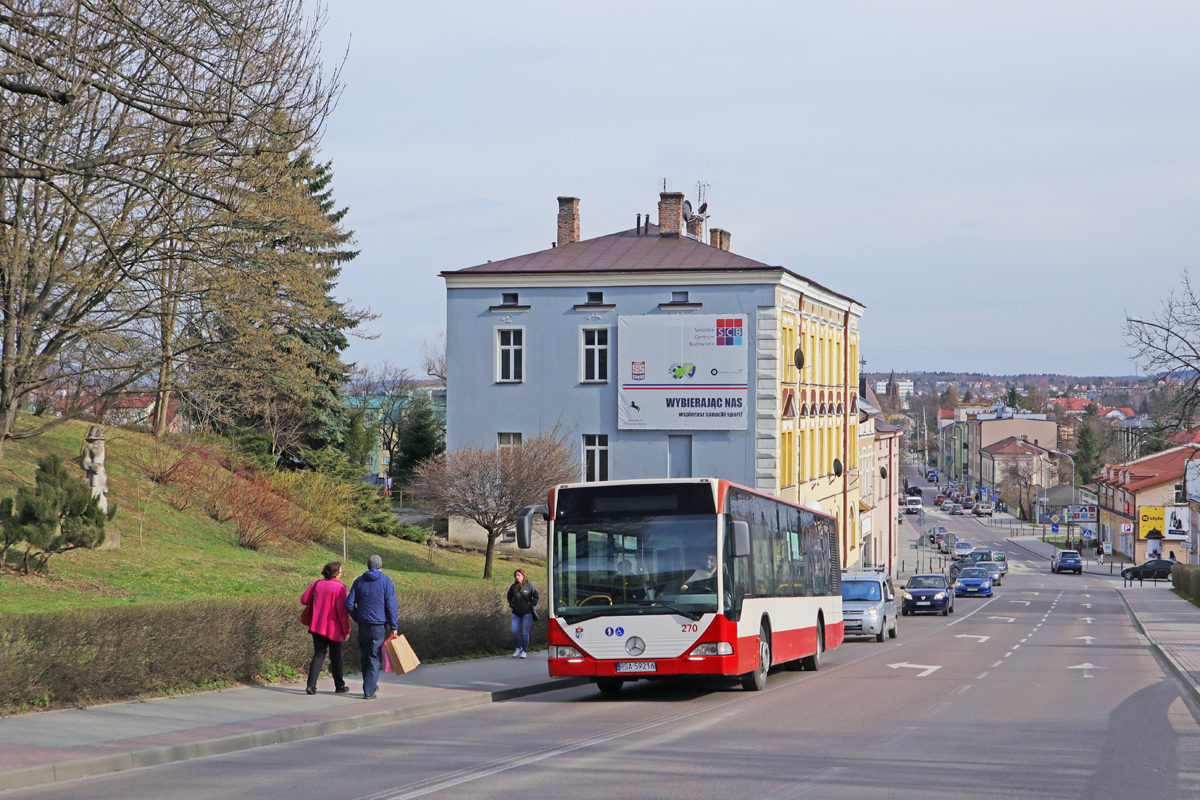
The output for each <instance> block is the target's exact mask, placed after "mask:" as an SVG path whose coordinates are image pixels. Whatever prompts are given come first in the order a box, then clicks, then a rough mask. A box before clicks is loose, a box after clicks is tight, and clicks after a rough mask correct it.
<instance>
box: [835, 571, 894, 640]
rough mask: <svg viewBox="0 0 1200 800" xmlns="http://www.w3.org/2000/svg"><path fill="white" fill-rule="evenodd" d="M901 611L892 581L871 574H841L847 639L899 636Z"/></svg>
mask: <svg viewBox="0 0 1200 800" xmlns="http://www.w3.org/2000/svg"><path fill="white" fill-rule="evenodd" d="M899 618H900V610H899V608H898V607H897V605H896V590H895V589H894V588H893V587H892V579H891V578H889V577H888V576H887V575H886V574H884V573H882V572H875V571H874V570H843V572H842V622H843V623H845V626H846V627H845V634H846V636H874V637H875V641H877V642H882V641H883V639H884V637H885V636H890V637H892V638H893V639H895V638H896V637H897V636H899V635H900V619H899Z"/></svg>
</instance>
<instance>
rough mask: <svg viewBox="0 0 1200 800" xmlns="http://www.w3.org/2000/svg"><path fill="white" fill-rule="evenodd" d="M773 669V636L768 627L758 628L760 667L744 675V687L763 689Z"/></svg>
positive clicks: (749, 689) (755, 689)
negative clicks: (768, 674) (768, 673)
mask: <svg viewBox="0 0 1200 800" xmlns="http://www.w3.org/2000/svg"><path fill="white" fill-rule="evenodd" d="M770 669H771V637H770V635H769V634H768V633H767V629H766V628H759V630H758V669H756V670H754V671H753V672H749V673H747V674H745V675H743V676H742V688H743V689H745V690H746V691H747V692H757V691H761V690H762V689H763V688H765V687H766V685H767V672H769V671H770Z"/></svg>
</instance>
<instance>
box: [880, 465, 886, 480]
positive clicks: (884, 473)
mask: <svg viewBox="0 0 1200 800" xmlns="http://www.w3.org/2000/svg"><path fill="white" fill-rule="evenodd" d="M879 477H881V478H883V479H884V480H885V481H886V480H887V467H880V468H879Z"/></svg>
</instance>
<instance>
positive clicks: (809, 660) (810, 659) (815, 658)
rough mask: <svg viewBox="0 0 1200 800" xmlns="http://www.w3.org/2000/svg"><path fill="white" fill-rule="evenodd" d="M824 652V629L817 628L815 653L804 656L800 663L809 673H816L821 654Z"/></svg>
mask: <svg viewBox="0 0 1200 800" xmlns="http://www.w3.org/2000/svg"><path fill="white" fill-rule="evenodd" d="M824 650H825V629H824V628H821V627H818V628H817V652H815V653H813V654H812V655H811V656H805V657H804V659H803V661H802V662H801V663H803V664H804V668H805V669H806V670H808V671H809V672H816V671H817V670H819V669H820V668H821V653H822V652H824Z"/></svg>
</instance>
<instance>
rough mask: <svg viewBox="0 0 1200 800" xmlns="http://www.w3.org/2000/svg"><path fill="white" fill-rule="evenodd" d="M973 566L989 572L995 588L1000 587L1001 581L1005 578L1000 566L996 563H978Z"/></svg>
mask: <svg viewBox="0 0 1200 800" xmlns="http://www.w3.org/2000/svg"><path fill="white" fill-rule="evenodd" d="M971 566H973V567H979V568H980V569H984V570H987V574H988V577H990V578H991V579H992V585H993V586H999V585H1000V581H1001V579H1003V578H1004V570H1002V569H1000V565H999V564H998V563H996V562H995V561H976V562H975V563H974V564H972V565H971Z"/></svg>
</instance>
